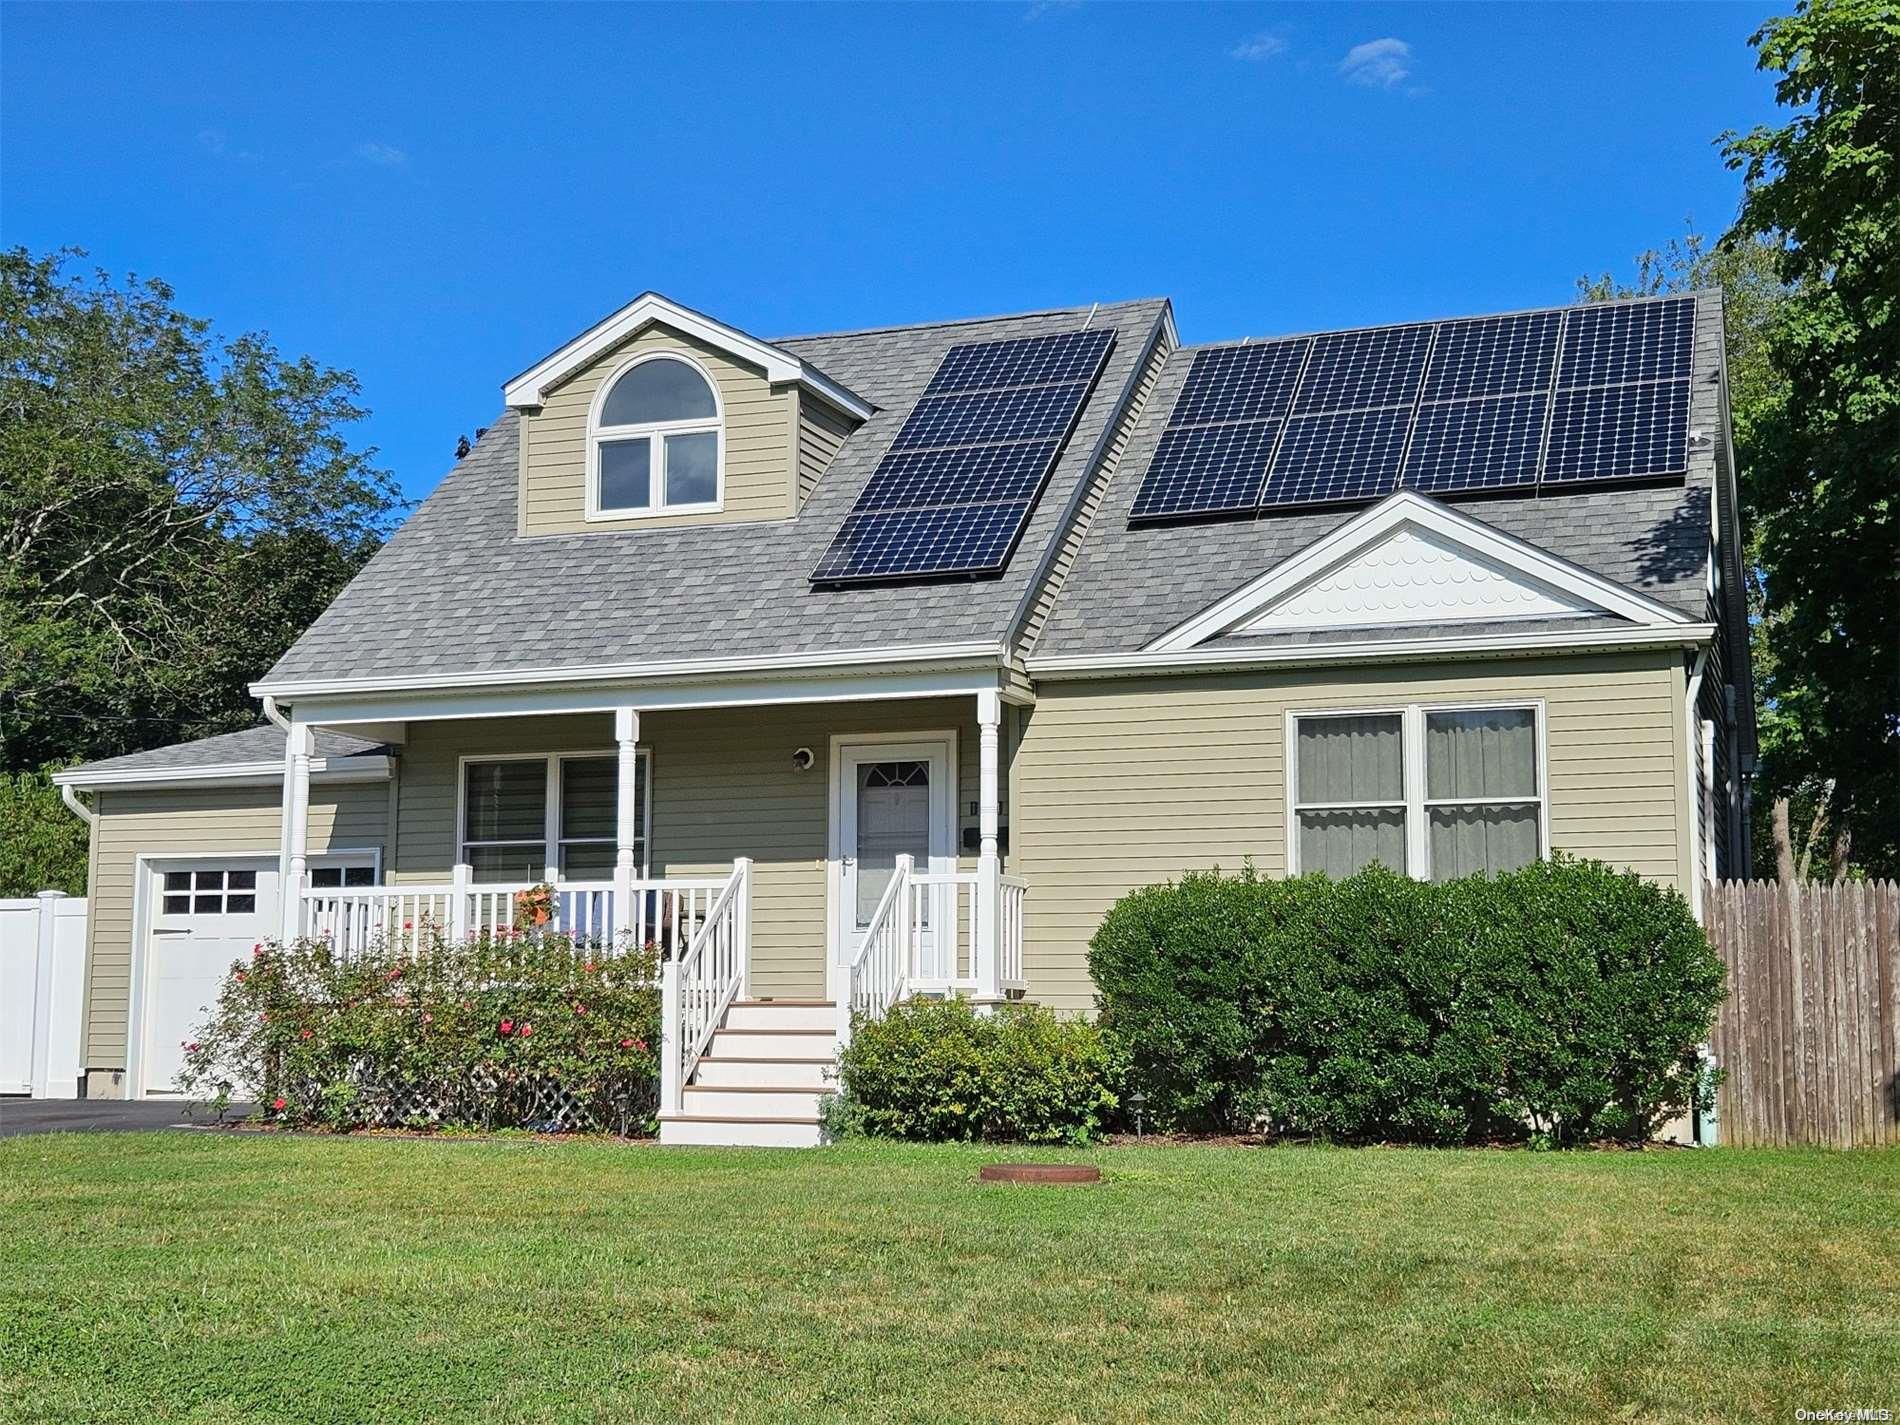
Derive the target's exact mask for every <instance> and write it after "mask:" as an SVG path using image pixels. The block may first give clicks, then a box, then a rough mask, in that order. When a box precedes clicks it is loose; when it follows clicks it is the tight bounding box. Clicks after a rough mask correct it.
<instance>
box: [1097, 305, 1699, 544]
mask: <svg viewBox="0 0 1900 1425" xmlns="http://www.w3.org/2000/svg"><path fill="white" fill-rule="evenodd" d="M1694 335H1695V300H1694V299H1693V298H1688V297H1683V298H1668V299H1662V300H1656V301H1646V302H1631V303H1622V304H1617V305H1604V306H1587V307H1571V308H1564V309H1553V310H1550V311H1542V312H1524V313H1519V314H1517V315H1513V316H1502V317H1472V318H1466V319H1462V320H1458V321H1445V322H1436V323H1419V324H1414V325H1408V326H1393V327H1372V328H1368V329H1365V330H1360V331H1347V332H1327V333H1323V334H1321V335H1319V336H1311V337H1292V338H1288V339H1286V340H1282V341H1269V342H1260V343H1257V344H1251V345H1246V346H1231V347H1221V348H1217V349H1214V350H1209V351H1202V352H1197V353H1196V354H1195V357H1194V362H1193V365H1192V366H1191V367H1190V368H1189V369H1188V376H1187V381H1186V383H1185V384H1184V385H1183V387H1182V389H1181V393H1180V395H1179V397H1178V398H1177V399H1176V401H1175V405H1174V410H1173V412H1172V413H1171V415H1170V417H1169V421H1168V426H1167V429H1166V430H1164V431H1163V432H1162V435H1161V441H1160V444H1159V446H1158V447H1157V448H1156V451H1155V455H1154V459H1153V460H1152V461H1151V462H1150V464H1149V467H1148V473H1147V476H1146V478H1145V479H1144V480H1143V482H1142V486H1141V489H1140V490H1139V491H1138V492H1137V494H1136V496H1135V504H1134V509H1133V511H1132V512H1131V517H1132V518H1134V519H1137V520H1147V519H1168V518H1180V517H1188V516H1202V515H1214V514H1224V513H1236V512H1247V511H1253V510H1257V509H1266V508H1277V507H1284V506H1299V505H1322V504H1339V503H1346V502H1349V501H1363V500H1374V499H1378V498H1380V497H1382V496H1385V495H1388V494H1390V493H1392V492H1393V491H1394V490H1397V489H1400V488H1405V489H1413V490H1419V491H1422V492H1424V493H1426V494H1431V495H1444V494H1454V493H1475V492H1482V491H1492V490H1498V491H1503V490H1523V491H1529V490H1537V489H1540V488H1541V489H1565V488H1572V487H1575V486H1578V485H1582V484H1595V483H1603V482H1606V481H1628V480H1644V479H1654V478H1658V477H1667V476H1673V475H1680V474H1682V473H1683V472H1684V471H1685V470H1686V469H1687V465H1688V447H1689V374H1690V357H1691V351H1692V348H1693V343H1694Z"/></svg>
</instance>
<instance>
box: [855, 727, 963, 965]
mask: <svg viewBox="0 0 1900 1425" xmlns="http://www.w3.org/2000/svg"><path fill="white" fill-rule="evenodd" d="M954 746H955V742H954V739H953V738H952V737H951V736H950V734H948V733H945V734H942V735H940V736H939V735H935V734H933V735H930V736H928V737H916V738H911V737H906V738H905V739H904V740H902V741H872V740H867V741H862V742H841V743H840V744H838V747H837V755H836V757H835V758H834V764H833V768H832V776H833V778H834V779H835V780H834V784H833V787H832V858H831V859H832V865H833V868H834V869H833V876H832V883H833V884H832V890H833V894H832V904H831V922H832V925H831V956H830V959H831V965H832V974H831V992H832V994H833V995H834V996H836V995H838V994H840V993H842V991H843V981H842V978H841V977H840V975H839V974H838V970H839V967H841V966H845V965H848V964H850V962H851V958H852V956H854V955H855V954H856V953H857V950H858V946H859V945H860V944H861V943H862V942H863V939H864V932H865V930H866V929H868V928H869V926H870V924H871V917H872V915H873V913H875V911H876V910H877V906H878V902H879V901H880V900H882V899H883V897H884V892H885V891H886V890H887V889H888V888H889V886H890V883H891V875H892V873H893V872H894V871H895V869H896V867H897V858H898V857H899V856H909V857H910V858H911V860H912V862H913V864H914V866H915V868H916V870H917V871H918V872H920V873H923V872H929V871H938V872H944V871H952V870H955V869H956V845H955V842H956V793H955V789H954V787H953V786H952V779H953V777H954V768H955V764H956V759H955V757H954V756H953V755H952V748H953V747H954ZM920 939H921V942H922V943H920V944H919V946H918V955H919V958H920V959H921V960H922V961H923V962H924V963H925V964H929V963H930V960H931V944H932V940H931V930H930V927H929V926H928V924H926V925H925V926H924V927H923V930H922V934H921V937H920Z"/></svg>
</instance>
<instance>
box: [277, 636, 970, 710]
mask: <svg viewBox="0 0 1900 1425" xmlns="http://www.w3.org/2000/svg"><path fill="white" fill-rule="evenodd" d="M1006 661H1007V658H1006V655H1005V654H1003V653H1000V652H999V645H998V644H996V643H993V642H982V643H939V644H907V645H902V646H899V647H894V648H867V649H863V650H861V651H858V652H849V653H791V654H781V655H776V656H771V657H765V658H686V659H674V660H669V661H665V662H655V663H619V664H607V665H604V666H600V667H594V668H573V667H569V668H530V669H522V670H508V671H503V672H494V673H438V674H433V675H423V676H417V675H413V674H412V675H409V676H407V677H391V678H344V679H336V680H329V681H325V680H320V679H319V680H311V681H306V682H296V681H291V680H285V681H283V682H275V683H273V682H269V681H265V682H259V683H253V684H251V693H252V695H253V696H255V697H258V698H262V699H264V700H265V701H266V703H267V704H268V706H267V708H266V712H265V715H266V716H267V717H271V720H272V721H276V720H277V718H278V717H281V716H282V713H281V711H278V710H277V709H276V701H277V700H278V699H285V700H288V701H291V702H294V701H296V700H297V699H298V698H322V697H348V696H350V695H351V694H355V693H421V692H472V691H477V690H483V689H491V688H518V687H524V686H525V687H545V686H547V685H549V684H555V685H559V686H572V685H574V684H588V685H601V684H617V683H627V682H641V681H650V680H662V679H664V680H669V681H673V680H690V679H695V678H705V679H721V678H740V677H749V676H756V675H759V674H766V675H768V676H769V675H771V674H773V673H796V674H809V673H825V672H832V671H838V670H863V669H865V668H870V669H873V670H889V669H892V668H895V667H928V666H930V665H933V664H953V665H965V666H980V667H990V666H996V665H998V664H1000V663H1004V662H1006ZM273 712H275V716H273Z"/></svg>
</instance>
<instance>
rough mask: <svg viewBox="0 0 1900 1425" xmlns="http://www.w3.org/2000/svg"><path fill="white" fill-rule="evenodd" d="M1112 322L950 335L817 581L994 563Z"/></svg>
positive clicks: (1068, 422) (1034, 492)
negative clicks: (1002, 337)
mask: <svg viewBox="0 0 1900 1425" xmlns="http://www.w3.org/2000/svg"><path fill="white" fill-rule="evenodd" d="M1114 344H1115V333H1114V332H1113V331H1110V330H1107V329H1105V328H1096V329H1093V330H1088V331H1075V332H1059V333H1055V334H1052V335H1049V336H1035V337H1022V338H1019V339H1017V340H1014V341H988V342H971V343H967V344H965V345H963V346H957V347H952V348H951V349H950V351H949V352H948V353H947V354H946V355H945V356H944V359H943V361H942V362H941V363H940V364H939V365H938V367H937V371H936V374H935V375H934V376H932V377H931V379H930V384H929V385H928V386H926V387H925V388H924V395H923V397H922V399H921V400H919V401H918V402H917V405H916V406H915V407H914V408H913V409H912V411H911V413H910V416H909V417H908V418H907V419H906V420H905V422H904V425H903V428H902V429H901V430H899V431H898V433H897V439H896V440H894V441H893V442H892V443H891V448H890V450H889V451H888V452H887V453H886V454H885V456H884V458H883V460H882V461H880V462H879V463H878V467H877V469H876V470H875V471H874V472H873V473H872V475H871V478H870V480H869V481H868V482H867V483H866V484H865V487H864V490H863V491H862V492H861V493H860V494H859V496H858V499H857V503H856V504H855V505H854V506H853V507H852V510H851V513H850V514H848V515H846V516H845V520H844V524H843V525H842V526H841V527H840V528H839V530H838V533H837V535H836V537H835V538H833V540H832V541H831V545H830V547H829V548H827V549H826V550H825V553H824V557H823V558H821V559H820V560H819V561H818V567H817V568H816V569H815V570H813V571H812V575H811V579H812V582H813V583H814V584H842V583H854V582H859V581H863V580H871V579H908V578H923V577H939V576H949V575H977V574H988V573H994V572H996V571H998V570H1000V569H1002V568H1003V566H1004V565H1005V564H1007V563H1008V562H1009V556H1010V554H1011V552H1012V551H1013V550H1014V549H1015V547H1016V541H1017V539H1018V538H1019V537H1020V536H1021V534H1022V531H1023V526H1024V525H1025V524H1027V523H1028V521H1029V515H1030V512H1031V511H1032V510H1033V509H1034V508H1035V506H1036V499H1037V497H1038V496H1040V495H1041V494H1042V487H1043V484H1044V482H1045V481H1047V480H1048V478H1049V472H1050V470H1052V469H1053V468H1054V466H1055V462H1056V456H1057V455H1058V454H1060V453H1061V450H1062V446H1063V443H1064V442H1065V441H1066V440H1067V439H1068V438H1069V432H1070V430H1071V429H1072V428H1073V427H1074V425H1075V420H1076V417H1077V416H1078V415H1079V414H1080V412H1081V409H1082V404H1083V402H1084V401H1085V400H1086V399H1087V398H1088V393H1089V390H1090V389H1091V388H1092V387H1093V386H1094V384H1095V381H1096V378H1097V377H1098V376H1099V375H1100V374H1101V371H1102V366H1103V363H1104V362H1106V361H1107V360H1108V353H1109V349H1110V348H1111V347H1112V346H1114Z"/></svg>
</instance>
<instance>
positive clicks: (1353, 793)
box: [1297, 713, 1405, 876]
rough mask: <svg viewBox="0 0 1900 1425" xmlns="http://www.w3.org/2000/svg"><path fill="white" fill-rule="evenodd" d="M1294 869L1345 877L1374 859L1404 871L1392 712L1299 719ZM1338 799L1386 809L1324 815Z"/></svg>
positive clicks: (1399, 759)
mask: <svg viewBox="0 0 1900 1425" xmlns="http://www.w3.org/2000/svg"><path fill="white" fill-rule="evenodd" d="M1297 743H1298V749H1297V750H1298V760H1299V766H1298V772H1297V775H1298V779H1299V780H1298V794H1299V800H1300V804H1301V806H1303V807H1305V808H1307V810H1303V811H1302V812H1300V828H1299V834H1300V869H1301V870H1302V871H1324V872H1326V874H1328V875H1329V876H1350V875H1351V874H1352V873H1353V872H1354V871H1357V870H1359V869H1361V868H1362V867H1364V866H1367V865H1369V864H1371V863H1372V862H1374V861H1381V862H1384V863H1385V864H1386V865H1387V866H1390V867H1391V868H1392V869H1393V870H1395V871H1399V872H1401V873H1402V872H1403V871H1404V870H1405V808H1404V805H1403V803H1404V801H1405V768H1404V753H1403V747H1404V737H1403V734H1402V729H1401V719H1400V717H1399V715H1398V714H1396V713H1374V714H1368V715H1365V716H1359V717H1317V718H1301V719H1300V720H1299V724H1298V729H1297ZM1340 802H1391V803H1393V805H1392V806H1390V807H1379V808H1366V807H1360V808H1355V809H1352V810H1340V811H1325V810H1317V809H1315V808H1323V807H1324V806H1326V805H1327V804H1329V803H1331V804H1337V803H1340Z"/></svg>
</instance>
